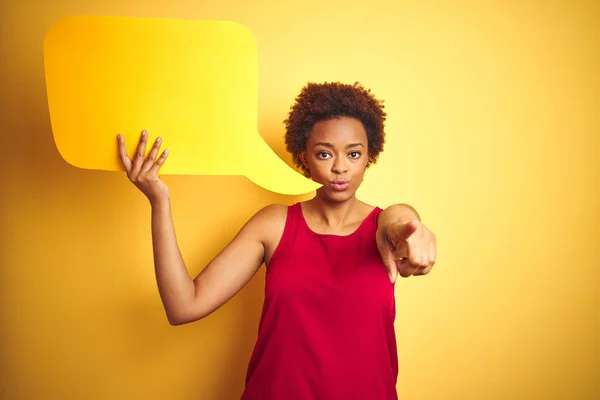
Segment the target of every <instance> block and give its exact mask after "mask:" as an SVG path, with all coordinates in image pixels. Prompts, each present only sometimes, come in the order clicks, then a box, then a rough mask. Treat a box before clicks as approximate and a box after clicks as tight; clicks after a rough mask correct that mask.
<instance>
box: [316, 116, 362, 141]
mask: <svg viewBox="0 0 600 400" xmlns="http://www.w3.org/2000/svg"><path fill="white" fill-rule="evenodd" d="M306 142H307V144H309V143H316V142H328V143H331V144H333V145H344V144H345V143H363V144H364V145H365V146H366V145H367V131H366V130H365V127H364V126H363V124H362V122H360V121H359V120H358V119H356V118H349V117H341V118H333V119H328V120H325V121H319V122H317V123H316V124H315V125H314V126H313V128H312V129H311V131H310V134H309V135H308V139H307V141H306Z"/></svg>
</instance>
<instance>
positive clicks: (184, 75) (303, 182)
mask: <svg viewBox="0 0 600 400" xmlns="http://www.w3.org/2000/svg"><path fill="white" fill-rule="evenodd" d="M44 63H45V74H46V88H47V95H48V106H49V111H50V119H51V124H52V132H53V136H54V140H55V143H56V146H57V149H58V151H59V153H60V155H61V156H62V157H63V159H64V160H65V161H67V162H68V163H69V164H71V165H73V166H76V167H79V168H84V169H98V170H106V171H122V170H123V168H122V166H121V164H120V162H119V159H118V157H117V147H116V135H117V133H121V134H123V135H124V137H125V141H126V144H127V148H128V149H129V151H130V155H133V153H134V150H135V146H136V144H137V142H138V139H139V135H140V132H141V130H142V129H147V130H148V133H149V144H152V142H153V140H154V138H156V137H158V136H161V137H162V138H163V143H164V147H167V148H169V151H170V155H169V158H168V160H167V162H166V163H165V165H164V166H163V167H162V169H161V174H183V175H245V176H246V177H248V178H249V179H250V180H251V181H253V182H254V183H256V184H258V185H260V186H262V187H263V188H265V189H267V190H271V191H274V192H277V193H282V194H303V193H308V192H311V191H313V190H316V189H317V188H318V187H319V186H320V185H319V184H317V183H315V182H313V181H312V180H310V179H307V178H305V177H304V176H302V175H301V174H299V173H298V172H296V171H295V170H294V169H292V168H291V167H289V166H288V165H287V164H286V163H285V162H284V161H282V160H281V159H280V158H279V157H278V156H277V155H276V154H275V153H274V152H273V150H272V149H271V148H270V147H269V146H268V145H267V144H266V143H265V142H264V140H263V139H262V138H261V136H260V134H259V133H258V131H257V119H258V117H257V109H258V54H257V46H256V43H255V40H254V37H253V35H252V33H251V32H250V31H249V30H248V29H247V28H245V27H244V26H242V25H240V24H238V23H235V22H228V21H193V20H177V19H166V18H130V17H101V16H76V17H67V18H63V19H61V20H59V21H57V22H56V23H54V24H53V25H52V26H51V28H50V29H49V30H48V32H47V34H46V38H45V42H44ZM149 147H150V145H149V146H148V151H149Z"/></svg>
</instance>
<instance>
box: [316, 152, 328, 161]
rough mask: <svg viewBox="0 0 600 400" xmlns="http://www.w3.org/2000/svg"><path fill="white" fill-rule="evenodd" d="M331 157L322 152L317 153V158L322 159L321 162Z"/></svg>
mask: <svg viewBox="0 0 600 400" xmlns="http://www.w3.org/2000/svg"><path fill="white" fill-rule="evenodd" d="M330 156H331V155H330V154H329V153H326V152H324V151H320V152H318V153H317V158H319V159H321V160H325V159H327V158H328V157H330Z"/></svg>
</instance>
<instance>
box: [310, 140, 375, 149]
mask: <svg viewBox="0 0 600 400" xmlns="http://www.w3.org/2000/svg"><path fill="white" fill-rule="evenodd" d="M317 146H325V147H330V148H334V145H333V144H331V143H329V142H317V143H315V147H317ZM358 146H362V147H363V148H364V147H365V146H364V145H363V144H362V143H350V144H349V145H348V146H346V148H347V149H349V148H352V147H358Z"/></svg>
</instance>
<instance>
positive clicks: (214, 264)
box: [118, 83, 436, 400]
mask: <svg viewBox="0 0 600 400" xmlns="http://www.w3.org/2000/svg"><path fill="white" fill-rule="evenodd" d="M385 117H386V114H385V112H384V110H383V104H382V102H381V101H379V100H377V99H376V98H375V97H374V96H373V95H372V94H371V92H370V90H366V89H365V88H363V87H362V86H361V85H360V84H358V83H355V84H354V85H346V84H341V83H324V84H312V83H309V84H308V85H307V86H305V87H304V88H303V90H302V92H301V93H300V95H299V96H298V97H297V98H296V103H295V104H294V105H293V107H292V108H291V111H290V114H289V117H288V119H287V120H286V121H285V124H286V136H285V140H286V144H287V149H288V150H289V151H290V152H291V154H292V156H293V159H294V162H295V163H296V165H298V166H299V167H300V168H302V170H303V171H304V173H305V175H306V176H307V177H310V178H311V179H313V180H314V181H316V182H318V183H320V184H322V187H321V188H319V189H318V190H317V192H316V196H315V197H314V198H313V199H311V200H309V201H306V202H301V203H296V204H294V205H292V206H285V205H279V204H273V205H269V206H266V207H264V208H263V209H261V210H260V211H258V212H257V213H256V214H255V215H254V216H253V217H252V218H250V220H249V221H248V222H247V223H246V224H245V225H244V226H243V227H242V229H241V230H240V232H239V233H238V234H237V235H236V237H235V238H234V239H233V240H232V241H231V242H230V243H229V244H228V245H227V246H226V247H225V248H224V249H223V250H222V251H221V252H220V253H219V254H218V255H217V256H216V257H215V258H214V259H213V260H212V261H211V262H210V263H209V264H208V265H207V266H206V267H205V268H204V269H203V270H202V272H200V274H198V276H197V277H196V278H195V279H191V277H190V276H189V274H188V272H187V269H186V266H185V263H184V261H183V258H182V256H181V254H180V251H179V248H178V245H177V241H176V237H175V229H174V226H173V220H172V217H171V210H170V201H169V191H168V188H167V186H166V185H165V184H164V183H163V182H162V181H161V180H160V178H159V176H158V173H159V171H160V168H161V166H162V165H163V163H164V162H165V160H166V158H167V154H168V151H166V150H165V151H163V152H162V154H161V155H160V157H158V158H157V156H158V153H159V148H160V146H161V140H160V138H159V139H157V140H156V142H155V143H154V145H153V147H152V149H151V151H150V153H149V155H148V157H147V158H144V155H145V153H146V143H147V133H146V132H145V131H144V132H143V133H142V136H141V138H140V141H139V144H138V147H137V152H136V154H135V156H134V158H133V160H132V159H130V158H129V157H128V155H127V149H126V148H125V145H124V140H123V138H122V137H121V135H119V136H118V144H119V153H120V158H121V161H122V163H123V166H124V168H125V170H126V172H127V176H128V177H129V179H130V180H131V181H132V182H133V183H134V184H135V186H137V187H138V188H139V190H141V191H142V192H143V193H144V194H145V195H146V196H147V198H148V199H149V201H150V204H151V206H152V207H151V208H152V240H153V248H154V263H155V272H156V278H157V282H158V289H159V293H160V296H161V299H162V302H163V304H164V307H165V311H166V315H167V318H168V320H169V322H170V323H171V324H173V325H178V324H184V323H189V322H193V321H197V320H199V319H201V318H203V317H205V316H207V315H209V314H210V313H212V312H213V311H215V310H216V309H218V308H219V307H220V306H221V305H223V304H224V303H225V302H227V301H228V300H229V299H230V298H231V297H233V296H234V295H235V294H236V293H237V292H239V291H240V290H241V289H242V288H243V287H244V285H246V283H248V281H250V279H251V278H252V277H253V276H254V274H255V273H256V271H257V270H258V269H259V268H260V266H261V265H262V264H263V263H264V264H265V266H266V268H267V270H266V282H265V300H264V306H263V312H262V316H261V320H260V325H259V332H258V339H257V342H256V345H255V348H254V351H253V353H252V357H251V359H250V362H249V366H248V372H247V375H246V388H245V391H244V393H243V395H242V399H248V400H250V399H252V400H255V399H260V400H271V399H272V400H294V399H303V400H305V399H332V400H337V399H344V400H350V399H360V400H366V399H397V395H396V388H395V384H396V379H397V375H398V360H397V352H396V336H395V332H394V319H395V299H394V283H395V281H396V277H397V274H398V273H399V274H400V275H401V276H403V277H408V276H411V275H425V274H427V273H429V271H430V270H431V268H432V267H433V264H434V262H435V258H436V245H435V237H434V235H433V234H432V233H431V231H429V229H427V227H425V225H423V224H422V223H421V222H420V219H419V216H418V215H417V213H416V211H415V210H414V209H413V208H412V207H410V206H407V205H402V204H398V205H393V206H390V207H388V208H386V209H385V210H382V209H381V208H379V207H374V206H372V205H369V204H366V203H364V202H362V201H360V200H358V199H357V198H356V195H355V194H356V190H357V189H358V187H359V186H360V184H361V182H362V180H363V176H364V173H365V170H366V169H367V168H368V167H369V165H371V164H373V163H375V162H376V161H377V157H378V155H379V154H380V152H381V151H382V150H383V144H384V122H385Z"/></svg>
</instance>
